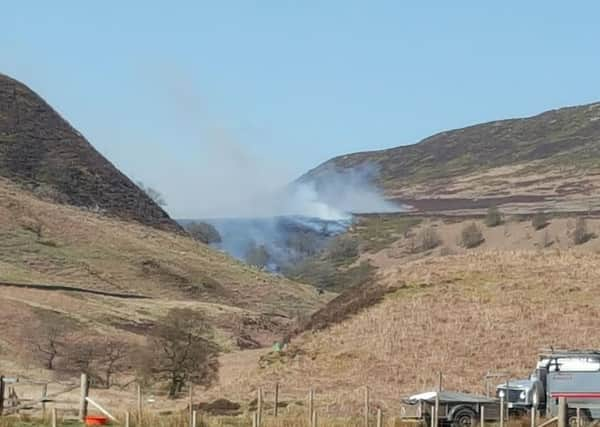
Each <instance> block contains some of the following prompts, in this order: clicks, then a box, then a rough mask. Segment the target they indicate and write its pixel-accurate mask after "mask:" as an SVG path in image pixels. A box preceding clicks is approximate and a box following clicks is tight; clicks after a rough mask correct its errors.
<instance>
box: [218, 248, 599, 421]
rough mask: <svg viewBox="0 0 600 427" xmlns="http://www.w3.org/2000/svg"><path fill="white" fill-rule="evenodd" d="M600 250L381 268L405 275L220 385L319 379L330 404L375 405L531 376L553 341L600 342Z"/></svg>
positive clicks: (335, 407)
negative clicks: (488, 376)
mask: <svg viewBox="0 0 600 427" xmlns="http://www.w3.org/2000/svg"><path fill="white" fill-rule="evenodd" d="M598 262H600V257H599V256H598V255H595V254H583V253H578V252H575V251H573V250H569V251H566V252H565V251H558V250H547V251H543V252H542V251H539V252H537V251H514V252H513V251H479V250H477V251H475V252H470V253H466V254H462V255H456V256H447V257H440V258H428V259H424V260H421V261H416V262H412V263H409V264H407V265H403V266H394V267H389V268H387V269H384V270H383V271H382V272H381V278H380V280H381V283H382V284H383V285H388V286H394V285H395V284H396V283H399V282H405V283H406V285H404V286H402V287H401V289H399V290H397V291H396V292H395V293H393V294H391V295H389V296H388V297H386V299H385V301H384V302H382V303H380V304H378V305H376V306H374V307H372V308H370V309H368V310H366V311H364V312H362V313H360V314H358V315H355V316H354V317H352V318H351V319H349V320H347V321H345V322H343V323H341V324H339V325H336V326H333V327H331V328H330V329H328V330H324V331H321V332H316V333H306V334H305V335H304V336H302V337H300V338H299V339H298V340H297V341H295V342H294V343H293V345H292V348H291V349H290V350H289V351H288V354H289V357H283V358H281V360H280V361H279V362H276V363H273V364H272V365H271V366H270V367H268V368H265V369H256V370H254V371H253V372H249V373H248V374H247V375H246V376H245V377H243V378H240V379H239V380H238V381H237V382H235V383H231V384H229V385H228V386H226V387H223V388H222V389H221V390H219V392H220V393H221V394H223V395H227V396H230V398H232V397H231V396H233V395H236V393H237V395H238V396H239V395H243V393H244V392H245V393H246V394H245V395H246V396H248V395H249V394H250V393H251V390H252V389H255V388H256V387H257V386H258V385H263V386H265V388H268V387H267V386H268V385H269V384H271V385H272V384H273V383H274V382H275V381H279V382H281V383H282V384H283V387H284V389H286V390H288V392H290V393H292V394H295V395H296V396H302V393H304V392H305V391H306V390H308V389H309V387H314V388H316V389H317V392H318V394H319V395H320V396H321V399H322V403H323V405H324V407H325V408H328V411H329V412H331V413H338V411H341V412H342V413H343V412H348V411H350V410H356V408H358V407H360V405H361V399H362V393H361V390H362V386H364V385H369V386H370V387H371V388H372V393H371V395H372V397H373V399H374V402H375V404H378V405H381V406H382V407H383V408H384V409H385V410H387V411H390V410H391V411H395V410H397V409H398V404H399V399H400V398H401V397H402V396H405V395H407V394H410V393H413V392H418V391H422V390H424V389H427V388H432V387H433V386H434V384H435V383H436V380H437V373H438V371H443V372H444V373H445V379H444V383H445V387H447V388H448V389H456V390H466V391H473V392H481V391H483V387H484V383H483V376H484V374H485V373H486V372H487V371H488V370H489V371H498V370H501V371H508V372H510V373H511V374H512V375H513V376H523V375H527V374H528V373H529V372H530V371H531V370H532V369H533V367H534V365H535V358H536V353H537V350H538V349H539V348H540V347H545V346H549V345H555V346H564V347H586V348H588V347H600V336H599V335H598V334H597V331H598V330H599V328H600V292H598V291H599V286H600V285H599V283H600V270H599V269H598V268H597V265H598Z"/></svg>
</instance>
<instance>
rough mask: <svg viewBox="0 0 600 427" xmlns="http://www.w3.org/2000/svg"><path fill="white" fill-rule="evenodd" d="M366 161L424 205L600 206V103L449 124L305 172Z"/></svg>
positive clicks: (393, 192)
mask: <svg viewBox="0 0 600 427" xmlns="http://www.w3.org/2000/svg"><path fill="white" fill-rule="evenodd" d="M364 165H371V166H372V167H375V168H376V169H377V170H378V172H379V174H378V176H377V178H376V179H375V183H376V184H377V185H378V186H379V187H380V188H381V189H383V191H384V192H385V195H386V196H387V197H388V198H390V199H397V200H401V201H405V202H408V203H410V204H412V205H413V206H415V207H416V208H419V209H422V210H455V209H462V208H466V209H473V208H481V207H486V206H487V205H489V204H492V203H493V204H509V203H513V204H515V203H516V204H531V205H534V204H536V205H539V204H544V203H545V204H547V205H548V206H551V207H552V206H553V207H554V208H555V209H556V210H561V209H562V210H569V205H573V204H575V208H576V210H577V209H578V210H582V209H587V208H589V206H590V205H593V206H594V207H597V206H598V200H597V197H596V196H595V194H597V191H598V190H600V103H595V104H590V105H583V106H577V107H568V108H562V109H558V110H552V111H548V112H545V113H542V114H539V115H537V116H534V117H529V118H523V119H511V120H500V121H495V122H490V123H484V124H479V125H475V126H470V127H466V128H463V129H457V130H452V131H447V132H442V133H439V134H437V135H433V136H431V137H429V138H426V139H424V140H422V141H420V142H419V143H417V144H414V145H408V146H401V147H397V148H391V149H387V150H381V151H373V152H365V153H355V154H348V155H344V156H339V157H336V158H334V159H332V160H329V161H327V162H325V163H324V164H322V165H320V166H318V167H317V168H315V169H313V170H311V171H310V172H308V173H307V174H306V175H305V176H303V177H302V178H301V180H309V179H315V180H317V182H318V180H319V178H320V177H326V176H327V173H328V171H330V170H331V169H335V170H345V169H351V168H355V167H360V166H364ZM479 199H483V201H481V200H479ZM478 200H479V201H478ZM486 200H487V202H486Z"/></svg>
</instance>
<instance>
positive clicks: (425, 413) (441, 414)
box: [402, 391, 500, 426]
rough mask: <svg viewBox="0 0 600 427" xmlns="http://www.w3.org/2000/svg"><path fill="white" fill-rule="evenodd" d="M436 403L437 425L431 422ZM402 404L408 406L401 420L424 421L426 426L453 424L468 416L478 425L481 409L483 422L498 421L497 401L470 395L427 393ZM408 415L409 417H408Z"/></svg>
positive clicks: (498, 405) (404, 409) (450, 392)
mask: <svg viewBox="0 0 600 427" xmlns="http://www.w3.org/2000/svg"><path fill="white" fill-rule="evenodd" d="M436 397H437V399H436ZM436 401H437V404H438V408H439V409H438V416H437V419H438V424H434V423H432V422H431V420H432V417H433V414H434V413H435V405H436ZM403 402H404V403H405V404H406V405H408V407H403V410H402V415H403V418H413V419H420V420H424V421H426V423H427V424H428V425H441V424H453V423H455V422H456V421H457V418H460V417H462V416H467V414H468V415H469V416H470V418H471V419H472V421H473V422H472V425H473V426H474V425H475V424H477V423H479V420H480V418H481V409H482V408H483V409H484V411H483V414H484V419H485V421H490V422H496V421H498V420H499V419H500V401H499V400H497V399H492V398H489V397H486V396H479V395H475V394H470V393H461V392H455V391H440V392H429V393H422V394H420V395H415V396H412V397H411V398H408V399H404V400H403ZM409 408H411V409H412V410H410V409H409ZM409 413H410V415H408V414H409Z"/></svg>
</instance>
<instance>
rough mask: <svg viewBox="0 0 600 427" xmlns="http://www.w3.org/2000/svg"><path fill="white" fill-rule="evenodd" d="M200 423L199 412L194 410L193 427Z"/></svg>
mask: <svg viewBox="0 0 600 427" xmlns="http://www.w3.org/2000/svg"><path fill="white" fill-rule="evenodd" d="M197 425H198V412H196V411H192V427H196V426H197Z"/></svg>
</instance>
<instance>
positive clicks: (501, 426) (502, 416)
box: [500, 389, 565, 427]
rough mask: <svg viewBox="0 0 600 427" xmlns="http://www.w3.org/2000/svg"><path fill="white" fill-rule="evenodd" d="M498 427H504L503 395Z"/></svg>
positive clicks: (502, 396)
mask: <svg viewBox="0 0 600 427" xmlns="http://www.w3.org/2000/svg"><path fill="white" fill-rule="evenodd" d="M507 391H508V389H507ZM500 427H504V394H502V395H500ZM563 427H565V426H563Z"/></svg>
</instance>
